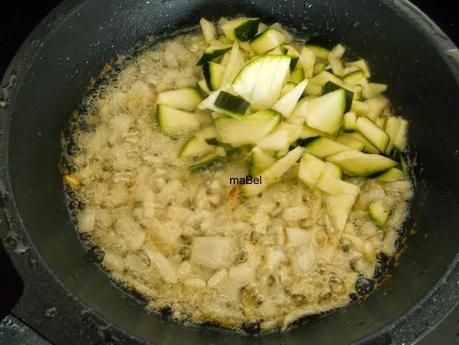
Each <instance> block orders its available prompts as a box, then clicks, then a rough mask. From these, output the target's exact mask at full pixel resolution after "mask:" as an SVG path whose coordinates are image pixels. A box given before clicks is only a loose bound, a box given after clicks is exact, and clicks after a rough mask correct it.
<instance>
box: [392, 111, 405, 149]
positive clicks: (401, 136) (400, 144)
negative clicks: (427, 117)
mask: <svg viewBox="0 0 459 345" xmlns="http://www.w3.org/2000/svg"><path fill="white" fill-rule="evenodd" d="M407 141H408V121H407V120H405V119H402V118H400V127H399V129H398V133H397V137H396V138H395V141H394V146H395V147H396V148H397V149H398V150H400V151H404V150H405V149H406V146H407V145H408V143H407Z"/></svg>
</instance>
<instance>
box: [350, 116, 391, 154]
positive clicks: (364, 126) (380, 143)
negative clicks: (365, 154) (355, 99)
mask: <svg viewBox="0 0 459 345" xmlns="http://www.w3.org/2000/svg"><path fill="white" fill-rule="evenodd" d="M355 127H356V129H357V130H358V131H359V132H360V134H362V135H363V136H364V137H365V138H366V139H367V140H368V141H370V142H371V143H372V144H373V145H374V146H376V147H377V148H378V150H379V151H381V152H384V150H385V149H386V147H387V144H388V143H389V136H388V135H387V134H386V132H384V131H383V130H382V129H381V128H379V127H378V126H377V125H376V124H375V123H374V122H373V121H371V120H370V119H368V118H366V117H359V118H358V119H357V121H356V123H355Z"/></svg>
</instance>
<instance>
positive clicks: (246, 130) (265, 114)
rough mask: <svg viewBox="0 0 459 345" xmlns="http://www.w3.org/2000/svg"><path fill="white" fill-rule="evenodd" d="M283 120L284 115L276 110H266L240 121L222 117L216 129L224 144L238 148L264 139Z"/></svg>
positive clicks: (216, 122) (217, 122) (217, 121)
mask: <svg viewBox="0 0 459 345" xmlns="http://www.w3.org/2000/svg"><path fill="white" fill-rule="evenodd" d="M281 118H282V115H281V114H279V113H278V112H276V111H274V110H264V111H259V112H257V113H254V114H250V115H246V116H243V117H241V118H240V119H232V118H225V117H220V118H218V119H216V120H215V128H216V129H217V133H218V136H219V138H220V139H221V141H222V142H223V143H225V144H230V145H232V146H235V147H237V146H242V145H249V144H253V143H255V142H256V141H257V140H259V139H261V138H264V137H265V136H267V135H268V134H269V133H271V132H272V131H273V130H274V128H275V127H276V126H277V125H278V124H279V122H280V121H281Z"/></svg>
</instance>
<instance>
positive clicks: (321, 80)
mask: <svg viewBox="0 0 459 345" xmlns="http://www.w3.org/2000/svg"><path fill="white" fill-rule="evenodd" d="M329 81H331V82H332V83H334V84H336V85H339V86H343V82H342V80H341V79H339V78H338V77H336V76H335V75H333V74H331V73H330V72H327V71H323V72H322V73H319V74H318V75H316V76H315V77H314V78H312V79H311V80H309V85H320V86H324V85H325V84H326V83H327V82H329Z"/></svg>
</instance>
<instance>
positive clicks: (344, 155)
mask: <svg viewBox="0 0 459 345" xmlns="http://www.w3.org/2000/svg"><path fill="white" fill-rule="evenodd" d="M327 160H328V161H329V162H332V163H335V164H336V165H338V166H339V167H341V169H343V171H344V172H345V173H346V174H347V175H349V176H370V175H374V174H377V173H380V172H383V171H386V170H388V169H390V168H393V167H395V166H396V165H397V162H395V161H393V160H392V159H390V158H387V157H384V156H381V155H376V154H366V153H362V152H359V151H355V150H349V151H343V152H340V153H337V154H335V155H333V156H329V157H327Z"/></svg>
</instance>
